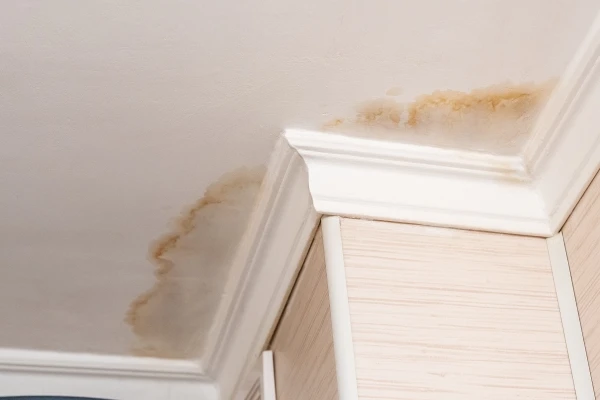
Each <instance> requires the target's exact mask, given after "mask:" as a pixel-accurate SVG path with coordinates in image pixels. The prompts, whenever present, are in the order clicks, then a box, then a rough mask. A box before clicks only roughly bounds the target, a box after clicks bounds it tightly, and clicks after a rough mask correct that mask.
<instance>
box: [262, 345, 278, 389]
mask: <svg viewBox="0 0 600 400" xmlns="http://www.w3.org/2000/svg"><path fill="white" fill-rule="evenodd" d="M260 398H261V400H277V395H276V391H275V366H274V365H273V352H272V351H270V350H267V351H263V353H262V377H261V382H260Z"/></svg>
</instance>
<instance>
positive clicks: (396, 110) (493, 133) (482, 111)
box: [323, 80, 554, 154]
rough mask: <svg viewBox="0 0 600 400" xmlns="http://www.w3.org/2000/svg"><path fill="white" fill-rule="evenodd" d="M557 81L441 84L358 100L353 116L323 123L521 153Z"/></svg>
mask: <svg viewBox="0 0 600 400" xmlns="http://www.w3.org/2000/svg"><path fill="white" fill-rule="evenodd" d="M553 87H554V80H551V81H547V82H544V83H541V84H533V83H531V84H521V85H511V84H502V85H494V86H489V87H485V88H480V89H474V90H472V91H471V92H468V93H467V92H460V91H454V90H439V91H435V92H433V93H431V94H427V95H422V96H419V97H417V98H416V99H415V100H414V101H413V102H410V103H402V102H399V101H396V100H394V99H391V98H389V97H387V98H381V99H375V100H371V101H368V102H365V103H363V104H362V105H360V106H359V107H358V110H357V112H356V115H355V116H354V117H353V118H336V119H334V120H332V121H330V122H328V123H326V124H325V125H324V127H323V128H324V129H325V130H330V131H339V132H344V133H350V134H357V135H361V136H369V137H380V138H382V139H397V140H402V141H405V142H411V143H416V144H423V145H430V146H439V147H450V148H461V149H466V150H474V151H482V152H490V153H495V154H517V153H518V152H519V151H520V149H521V147H522V145H523V144H524V142H525V140H526V139H527V137H528V134H529V132H530V131H531V129H532V126H533V123H534V122H535V118H536V116H537V114H538V113H539V111H540V110H541V108H542V107H543V106H544V104H545V103H546V101H547V99H548V97H549V95H550V93H551V92H552V88H553ZM392 89H394V88H392ZM388 92H389V91H388Z"/></svg>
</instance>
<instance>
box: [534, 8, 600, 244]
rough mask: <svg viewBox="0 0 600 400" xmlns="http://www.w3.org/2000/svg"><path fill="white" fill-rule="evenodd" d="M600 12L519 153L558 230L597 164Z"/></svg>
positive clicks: (551, 223)
mask: <svg viewBox="0 0 600 400" xmlns="http://www.w3.org/2000/svg"><path fill="white" fill-rule="evenodd" d="M599 57H600V15H599V16H598V17H597V18H596V20H595V21H594V23H593V24H592V27H591V28H590V30H589V31H588V34H587V36H586V38H585V39H584V41H583V42H582V44H581V45H580V47H579V49H578V50H577V52H576V54H575V56H574V58H573V60H572V61H571V63H570V64H569V66H568V67H567V69H566V70H565V73H564V74H563V76H562V77H561V79H560V81H559V82H558V84H557V86H556V88H555V89H554V91H553V93H552V96H551V97H550V99H549V101H548V104H547V105H546V107H545V108H544V110H543V111H542V113H541V115H540V116H539V118H538V121H537V124H536V126H535V127H534V130H533V133H532V137H531V139H530V140H529V142H528V143H527V145H526V147H525V149H524V152H523V162H524V165H526V166H527V170H528V171H529V172H530V174H531V176H532V178H533V181H534V182H533V186H534V187H535V189H536V190H537V191H538V192H539V194H540V197H541V198H542V199H543V201H544V205H545V210H546V215H547V218H548V224H549V227H550V230H551V232H552V233H557V232H558V231H559V230H560V229H561V228H562V225H563V224H564V222H565V220H566V219H567V217H568V216H569V214H570V213H571V211H572V210H573V208H574V207H575V205H576V204H577V202H578V201H579V199H580V198H581V196H582V195H583V192H584V191H585V189H586V188H587V186H588V185H589V183H590V182H591V180H592V179H593V177H594V176H595V174H596V172H597V171H598V168H599V166H600V111H599V110H600V59H599Z"/></svg>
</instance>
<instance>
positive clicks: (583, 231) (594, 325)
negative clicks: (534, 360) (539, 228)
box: [563, 175, 600, 399]
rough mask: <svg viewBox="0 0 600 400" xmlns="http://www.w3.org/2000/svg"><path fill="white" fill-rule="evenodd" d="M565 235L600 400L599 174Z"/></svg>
mask: <svg viewBox="0 0 600 400" xmlns="http://www.w3.org/2000/svg"><path fill="white" fill-rule="evenodd" d="M563 237H564V240H565V247H566V249H567V257H568V259H569V267H570V269H571V279H572V280H573V289H574V290H575V298H576V300H577V309H578V311H579V318H580V321H581V329H582V331H583V339H584V341H585V347H586V351H587V356H588V362H589V366H590V372H591V374H592V381H593V383H594V391H595V395H596V399H600V313H599V310H600V175H596V177H595V178H594V180H593V181H592V183H591V184H590V186H589V187H588V189H587V190H586V192H585V194H584V195H583V197H582V198H581V200H580V201H579V203H578V204H577V206H576V207H575V209H574V210H573V212H572V213H571V215H570V216H569V218H568V219H567V222H566V223H565V225H564V227H563Z"/></svg>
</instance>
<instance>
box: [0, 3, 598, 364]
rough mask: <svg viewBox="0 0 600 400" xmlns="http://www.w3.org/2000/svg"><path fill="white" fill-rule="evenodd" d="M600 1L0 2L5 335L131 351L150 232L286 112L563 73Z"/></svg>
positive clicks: (2, 342)
mask: <svg viewBox="0 0 600 400" xmlns="http://www.w3.org/2000/svg"><path fill="white" fill-rule="evenodd" d="M598 8H599V6H598V5H597V2H596V1H592V0H577V1H576V2H575V3H573V1H567V0H556V1H551V2H549V1H546V0H519V1H517V0H509V1H507V0H490V1H485V2H482V1H477V0H461V1H458V0H457V1H452V2H447V1H443V0H425V1H396V0H378V1H366V0H328V1H318V0H308V1H292V0H277V1H275V0H264V1H233V0H227V1H221V2H211V3H207V2H198V1H185V0H175V1H171V0H170V1H167V0H149V1H126V2H123V1H117V0H107V1H93V2H89V1H88V2H82V1H77V0H52V1H42V0H5V1H3V2H1V3H0V133H1V134H0V185H1V187H2V191H1V192H2V194H1V195H0V246H1V247H0V263H1V265H2V279H1V280H0V282H1V286H0V321H3V325H2V329H0V346H8V347H25V348H37V349H52V350H65V351H75V352H77V351H87V352H99V353H128V352H130V351H131V348H132V344H133V343H134V339H135V338H134V335H133V334H132V332H131V329H130V326H128V325H127V324H126V323H125V322H124V316H125V314H126V312H127V310H128V309H129V307H130V304H131V302H132V301H133V300H134V299H135V298H136V297H137V296H138V295H140V294H141V293H144V292H145V291H147V290H148V289H150V288H152V287H153V285H154V284H155V279H154V277H153V271H154V268H155V266H154V265H153V264H152V262H151V261H149V260H148V257H147V254H148V246H149V245H150V244H151V243H153V241H154V240H156V239H157V238H159V237H161V236H162V235H163V234H164V233H165V232H170V231H171V229H170V228H169V225H168V224H169V221H171V220H172V219H173V218H175V217H177V215H178V214H179V213H180V211H181V210H182V209H183V208H184V207H186V206H191V205H193V204H194V203H195V202H196V201H197V200H198V199H200V198H202V196H203V193H204V191H205V188H206V187H207V185H208V184H209V183H210V182H211V181H213V180H215V179H216V178H217V177H219V176H220V175H221V174H222V173H224V172H225V171H227V170H230V169H232V168H235V167H238V166H244V165H247V166H253V165H257V164H261V163H263V162H264V161H265V160H266V158H267V155H268V152H269V150H270V148H271V145H272V143H273V141H274V138H275V136H276V135H277V134H278V132H279V131H280V130H281V129H282V128H284V127H304V128H321V127H322V126H323V124H326V123H328V122H329V121H331V120H332V119H336V118H345V117H348V116H354V115H356V112H357V107H360V105H361V104H362V103H363V102H365V101H372V100H377V99H380V98H382V97H385V96H386V92H387V93H388V94H389V95H393V98H394V99H396V100H397V101H399V102H410V101H413V100H414V99H415V98H416V97H417V96H419V95H421V94H428V93H432V92H434V91H435V90H443V89H451V90H458V91H470V90H471V89H473V88H478V87H486V86H489V85H494V84H499V83H504V82H509V81H510V82H514V83H520V82H528V81H535V82H544V81H546V80H547V79H551V78H553V77H558V76H560V74H561V72H562V71H563V69H564V68H565V66H566V64H567V62H568V61H569V59H570V58H571V56H572V54H573V52H574V50H575V48H576V46H577V45H578V43H579V42H580V41H581V39H582V37H583V36H584V34H585V32H586V30H587V28H588V27H589V24H590V23H591V21H592V19H593V18H594V16H595V13H596V11H597V9H598ZM433 138H434V140H435V139H436V138H435V135H434V137H433ZM192 247H193V246H192ZM188 251H189V253H190V254H193V252H194V251H199V250H198V249H193V248H192V249H188ZM198 264H199V266H198V268H199V273H198V274H199V276H200V278H198V279H199V282H200V286H199V288H198V290H196V291H195V292H194V293H195V294H194V296H193V297H192V298H191V299H189V301H202V294H203V293H204V292H203V290H202V284H204V285H211V283H206V282H204V283H203V282H202V278H201V277H202V276H203V271H204V270H203V269H215V268H221V269H222V268H225V269H226V268H227V266H223V265H205V264H202V263H201V262H198ZM223 273H226V271H224V272H223ZM213 289H214V288H213ZM212 292H214V290H212ZM203 315H204V316H205V318H204V319H202V318H200V319H201V321H198V320H196V316H194V320H193V321H191V322H190V323H193V324H201V325H204V326H206V325H207V324H208V323H209V319H210V315H211V310H207V311H206V313H205V314H203ZM185 317H186V316H185V314H183V315H182V316H181V317H180V320H179V321H177V322H178V323H182V321H183V322H186V321H188V320H187V319H183V318H185ZM190 320H191V319H190Z"/></svg>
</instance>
